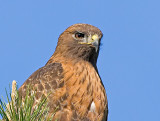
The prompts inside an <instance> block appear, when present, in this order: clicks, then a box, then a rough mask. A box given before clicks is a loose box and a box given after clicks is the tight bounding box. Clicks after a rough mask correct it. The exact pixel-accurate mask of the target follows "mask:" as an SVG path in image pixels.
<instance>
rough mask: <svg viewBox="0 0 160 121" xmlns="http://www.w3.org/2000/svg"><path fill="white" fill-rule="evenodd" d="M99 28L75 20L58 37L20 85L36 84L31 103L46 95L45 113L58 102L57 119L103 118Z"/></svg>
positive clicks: (88, 120)
mask: <svg viewBox="0 0 160 121" xmlns="http://www.w3.org/2000/svg"><path fill="white" fill-rule="evenodd" d="M101 38H102V32H101V31H100V30H99V29H98V28H96V27H94V26H92V25H88V24H75V25H72V26H70V27H69V28H67V29H66V30H65V31H64V32H63V33H62V34H61V35H60V37H59V39H58V44H57V47H56V50H55V52H54V54H53V55H52V56H51V58H50V59H49V61H48V62H47V64H46V65H45V66H44V67H42V68H40V69H38V70H37V71H36V72H34V73H33V74H32V75H31V76H30V77H29V78H28V79H27V80H26V81H25V83H24V84H23V85H22V86H21V87H20V89H19V92H20V94H21V95H22V97H23V98H24V97H25V90H26V85H28V84H31V86H33V88H36V96H35V97H36V100H35V103H36V102H38V101H39V100H40V98H41V97H42V95H45V96H47V95H48V93H50V95H49V96H48V100H47V101H48V106H49V109H50V110H49V113H50V114H52V113H53V112H54V111H55V109H56V107H57V106H59V108H58V110H57V112H56V114H55V116H54V119H53V120H55V119H58V120H59V121H107V115H108V105H107V97H106V92H105V89H104V86H103V84H102V81H101V78H100V76H99V73H98V69H97V66H96V62H97V57H98V53H99V44H100V40H101Z"/></svg>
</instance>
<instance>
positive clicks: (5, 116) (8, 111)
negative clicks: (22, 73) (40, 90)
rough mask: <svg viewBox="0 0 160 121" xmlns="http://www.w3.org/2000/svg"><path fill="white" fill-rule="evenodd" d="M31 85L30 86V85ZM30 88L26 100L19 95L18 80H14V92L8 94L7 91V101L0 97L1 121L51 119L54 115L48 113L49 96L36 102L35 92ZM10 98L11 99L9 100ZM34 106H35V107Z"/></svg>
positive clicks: (47, 120)
mask: <svg viewBox="0 0 160 121" xmlns="http://www.w3.org/2000/svg"><path fill="white" fill-rule="evenodd" d="M28 87H29V86H28ZM30 89H31V88H28V89H27V91H26V97H25V99H24V100H22V98H21V97H20V96H19V94H18V90H17V85H16V81H13V82H12V92H10V94H9V95H8V93H7V91H6V96H7V101H8V103H5V102H4V101H2V100H1V99H0V115H1V117H2V120H1V119H0V121H51V120H52V118H53V116H54V113H53V115H52V116H49V115H48V111H49V108H48V107H47V101H46V100H47V97H45V98H43V99H41V101H39V103H38V104H36V105H35V104H34V101H35V93H34V92H33V94H31V93H30ZM9 98H10V99H11V100H9ZM33 107H34V108H33Z"/></svg>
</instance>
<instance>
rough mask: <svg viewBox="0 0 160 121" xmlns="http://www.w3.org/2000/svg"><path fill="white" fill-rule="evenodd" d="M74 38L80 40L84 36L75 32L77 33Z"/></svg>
mask: <svg viewBox="0 0 160 121" xmlns="http://www.w3.org/2000/svg"><path fill="white" fill-rule="evenodd" d="M75 37H76V38H79V39H82V38H84V34H83V33H79V32H77V33H75Z"/></svg>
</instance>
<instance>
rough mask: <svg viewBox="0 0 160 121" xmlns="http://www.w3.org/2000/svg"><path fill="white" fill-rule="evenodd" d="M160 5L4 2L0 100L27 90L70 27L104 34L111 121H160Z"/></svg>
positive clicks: (138, 1)
mask: <svg viewBox="0 0 160 121" xmlns="http://www.w3.org/2000/svg"><path fill="white" fill-rule="evenodd" d="M159 5H160V1H159V0H80V1H78V0H56V1H55V0H47V1H42V0H34V1H33V0H27V1H22V0H21V1H20V0H12V1H8V0H3V1H2V0H0V83H1V86H0V96H5V88H7V89H8V86H9V84H11V82H12V80H16V81H17V82H18V85H19V86H21V85H22V84H23V82H24V81H25V80H26V79H27V78H28V77H29V76H30V75H31V74H32V73H33V72H34V71H35V70H37V69H38V68H40V67H42V66H44V64H45V63H46V62H47V60H48V59H49V58H50V56H51V55H52V54H53V52H54V50H55V47H56V43H57V39H58V36H59V35H60V34H61V33H62V32H63V31H64V30H65V29H66V28H67V27H69V26H70V25H72V24H75V23H88V24H92V25H95V26H97V27H98V28H100V29H101V30H102V32H103V34H104V36H103V39H102V46H101V50H100V55H99V58H98V63H97V65H98V69H99V73H100V75H101V78H102V80H103V83H104V85H105V88H106V92H107V95H108V102H109V117H108V121H160V116H159V115H160V7H159Z"/></svg>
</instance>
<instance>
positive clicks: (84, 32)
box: [55, 24, 102, 63]
mask: <svg viewBox="0 0 160 121" xmlns="http://www.w3.org/2000/svg"><path fill="white" fill-rule="evenodd" d="M101 38H102V32H101V31H100V30H99V29H98V28H97V27H95V26H92V25H89V24H74V25H72V26H70V27H69V28H67V29H66V30H65V31H64V32H63V33H62V34H61V35H60V37H59V40H58V45H57V47H56V51H55V54H61V56H65V57H67V58H74V59H84V60H87V61H94V63H96V61H97V57H98V52H99V45H100V40H101Z"/></svg>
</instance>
